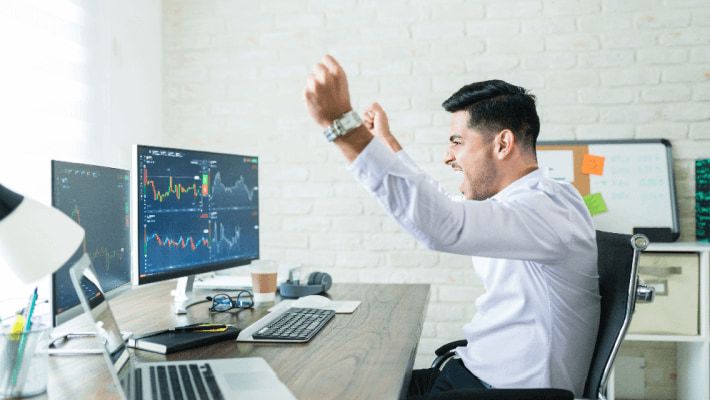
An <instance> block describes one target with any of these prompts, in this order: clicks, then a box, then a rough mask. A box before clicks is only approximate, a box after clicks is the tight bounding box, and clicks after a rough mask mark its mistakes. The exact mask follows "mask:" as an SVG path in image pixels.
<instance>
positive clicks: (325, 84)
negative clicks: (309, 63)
mask: <svg viewBox="0 0 710 400" xmlns="http://www.w3.org/2000/svg"><path fill="white" fill-rule="evenodd" d="M303 96H304V98H305V100H306V108H308V113H309V114H310V115H311V117H312V118H313V120H315V122H316V123H317V124H318V125H320V126H322V127H323V128H326V127H328V126H329V125H330V124H331V123H332V122H333V121H334V120H336V119H338V118H340V117H341V116H342V115H343V114H345V113H346V112H348V111H350V110H352V106H351V105H350V93H349V91H348V78H347V77H346V76H345V71H344V70H343V68H342V67H341V66H340V64H338V62H337V61H335V59H334V58H333V57H331V56H330V55H326V56H325V57H323V59H322V60H321V62H319V63H318V64H316V65H315V66H314V67H313V72H311V74H310V75H309V76H308V78H307V80H306V89H305V91H304V93H303Z"/></svg>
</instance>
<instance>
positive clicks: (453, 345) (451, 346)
mask: <svg viewBox="0 0 710 400" xmlns="http://www.w3.org/2000/svg"><path fill="white" fill-rule="evenodd" d="M467 343H468V342H467V341H466V339H461V340H457V341H455V342H450V343H446V344H445V345H443V346H441V347H439V348H438V349H436V351H435V352H434V353H435V354H436V355H437V356H442V355H444V354H446V353H448V352H450V351H451V350H453V349H455V348H457V347H461V346H466V344H467Z"/></svg>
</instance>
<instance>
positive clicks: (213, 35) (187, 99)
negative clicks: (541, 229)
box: [163, 0, 710, 367]
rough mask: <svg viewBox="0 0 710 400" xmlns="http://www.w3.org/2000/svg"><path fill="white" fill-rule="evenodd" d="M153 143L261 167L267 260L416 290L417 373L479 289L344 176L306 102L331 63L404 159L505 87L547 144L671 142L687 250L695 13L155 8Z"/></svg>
mask: <svg viewBox="0 0 710 400" xmlns="http://www.w3.org/2000/svg"><path fill="white" fill-rule="evenodd" d="M163 6H164V25H163V30H164V37H163V41H164V60H165V62H164V72H165V74H164V76H165V81H164V117H165V121H164V127H165V128H164V130H165V131H164V136H165V139H166V141H167V142H168V144H170V145H173V146H189V147H197V148H203V149H209V150H215V151H227V152H237V153H255V154H258V155H260V156H261V157H262V165H261V173H262V192H261V193H262V202H263V203H262V204H263V207H264V208H263V209H264V213H263V216H262V232H263V236H262V238H263V253H264V256H265V257H273V258H278V259H281V260H283V261H290V262H300V263H303V264H304V265H305V266H307V267H308V268H309V269H311V270H323V271H328V272H330V273H331V274H333V276H334V278H335V280H336V281H337V282H345V281H352V282H428V283H431V284H432V291H431V301H430V306H429V313H428V317H427V321H426V323H425V326H424V331H423V335H422V341H421V345H420V348H419V357H418V358H417V366H419V367H423V366H426V365H427V364H428V362H429V361H430V360H431V351H432V350H433V349H434V348H435V347H436V346H438V345H439V344H442V343H444V342H446V341H448V340H452V339H458V338H460V337H461V326H462V325H463V324H464V323H466V322H468V321H469V320H470V319H471V317H472V314H473V313H474V312H475V307H474V303H473V301H474V299H475V298H476V297H477V296H478V295H480V294H481V293H482V290H483V289H482V288H481V285H480V282H479V281H478V280H477V278H476V277H475V275H474V274H473V272H472V268H471V265H470V261H469V260H468V259H467V258H466V257H460V256H452V255H446V254H437V253H434V252H431V251H428V250H425V249H424V248H423V247H422V246H421V245H418V244H417V243H415V242H414V241H413V240H412V239H411V238H409V237H408V236H407V235H406V234H404V233H403V232H402V231H401V230H400V229H399V227H398V226H397V225H396V224H394V223H392V222H391V221H390V220H389V218H388V217H387V216H386V215H385V214H384V212H383V211H382V210H381V208H380V207H379V205H378V204H377V203H376V202H375V201H374V200H373V199H372V198H371V197H370V196H369V195H368V194H367V193H366V192H365V191H364V190H363V189H362V188H361V187H359V186H358V185H357V184H356V183H354V181H353V180H352V179H351V178H350V177H349V175H348V174H347V172H346V171H345V167H344V166H345V164H344V160H343V158H342V156H341V155H340V154H339V153H338V152H337V151H336V149H335V148H334V147H333V146H331V145H329V144H328V143H326V142H325V140H323V138H322V137H321V133H320V128H318V127H317V126H315V125H314V124H313V123H312V122H311V121H309V119H308V117H307V115H306V112H305V108H304V106H303V102H302V100H301V90H302V88H303V85H304V82H305V77H306V74H307V72H308V71H309V69H310V68H311V66H312V65H313V64H314V63H315V62H317V61H318V60H319V58H320V56H321V55H322V54H324V53H326V52H328V53H331V54H333V55H335V56H336V57H337V58H338V59H339V60H340V61H341V62H342V63H343V65H344V67H345V69H346V71H347V72H348V74H349V76H350V82H351V84H350V91H351V94H352V97H353V101H354V105H355V106H356V107H357V108H358V109H361V108H363V107H364V106H366V105H367V104H369V103H370V102H372V101H380V102H381V103H382V104H383V105H384V106H385V108H386V109H388V110H389V111H390V113H391V120H392V127H393V130H394V132H395V133H396V134H397V135H398V136H399V137H400V138H401V140H402V142H403V144H404V146H405V147H406V148H408V149H409V150H410V152H411V154H412V155H413V157H414V158H415V159H416V160H417V161H419V162H420V163H421V166H422V167H423V168H424V169H425V170H427V171H429V172H431V174H432V175H433V176H435V177H436V178H438V179H442V180H443V181H444V184H445V185H448V186H450V187H451V188H452V189H455V187H456V186H457V185H458V182H457V181H456V179H457V178H456V177H454V176H452V175H451V174H450V172H449V171H448V170H447V169H446V168H445V167H444V166H442V165H441V164H440V160H441V155H442V154H443V151H444V149H445V146H446V138H447V127H448V120H449V116H448V114H446V113H445V112H444V111H443V110H442V109H441V108H440V103H441V101H443V100H444V99H445V98H446V97H448V95H450V94H451V93H452V92H454V91H455V90H457V89H458V88H459V87H460V86H462V85H463V84H465V83H470V82H473V81H477V80H483V79H490V78H502V79H508V80H510V81H512V83H516V84H521V85H523V86H528V87H529V88H531V89H532V90H533V91H534V93H536V94H537V95H538V98H539V102H538V104H539V111H540V114H541V116H542V133H541V139H548V140H551V139H575V138H577V139H605V138H652V137H666V138H668V139H670V140H671V142H672V143H673V145H674V157H675V158H676V165H675V170H676V174H677V181H678V185H677V187H678V197H679V204H680V205H681V208H682V209H681V215H682V217H681V229H682V230H681V232H682V236H681V239H684V240H692V239H693V238H694V214H693V207H694V183H693V182H694V173H693V169H692V168H693V163H692V160H693V159H694V158H696V157H698V158H699V157H710V3H708V2H707V0H695V1H692V0H685V1H678V0H663V1H662V0H576V1H555V0H525V1H500V0H485V1H464V0H449V1H435V2H433V1H424V0H388V1H369V0H368V1H366V0H348V1H326V0H289V1H273V0H272V1H261V2H253V1H231V0H222V1H220V0H189V1H188V0H166V1H164V3H163Z"/></svg>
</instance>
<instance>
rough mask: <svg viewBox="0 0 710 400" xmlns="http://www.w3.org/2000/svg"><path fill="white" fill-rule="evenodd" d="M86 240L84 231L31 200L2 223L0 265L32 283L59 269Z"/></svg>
mask: <svg viewBox="0 0 710 400" xmlns="http://www.w3.org/2000/svg"><path fill="white" fill-rule="evenodd" d="M83 240H84V228H82V227H81V226H79V224H77V223H76V222H74V221H73V220H72V219H71V218H69V217H67V216H66V215H64V214H62V213H61V212H60V211H59V210H57V209H56V208H52V207H48V206H46V205H43V204H41V203H38V202H37V201H34V200H32V199H30V198H27V197H25V198H23V199H22V202H21V203H20V204H19V205H18V206H17V208H15V209H14V210H13V211H12V213H10V214H9V215H7V216H6V217H5V218H4V219H2V220H0V264H5V265H4V266H3V268H2V270H3V271H5V270H7V269H9V270H11V271H12V272H13V273H14V274H15V275H16V276H17V277H18V278H19V279H20V280H21V281H23V282H24V283H30V282H34V281H37V280H39V279H40V278H42V277H44V276H46V275H49V274H51V273H52V272H54V271H56V270H58V269H59V268H60V267H61V266H62V265H64V263H66V262H67V260H69V258H70V257H71V256H72V255H74V253H75V252H76V250H77V249H78V248H79V246H80V245H81V243H82V241H83Z"/></svg>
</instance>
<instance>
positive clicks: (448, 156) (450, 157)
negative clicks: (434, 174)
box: [444, 149, 456, 165]
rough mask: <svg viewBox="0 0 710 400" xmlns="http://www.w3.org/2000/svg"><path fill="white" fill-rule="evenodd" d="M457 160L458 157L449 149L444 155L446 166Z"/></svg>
mask: <svg viewBox="0 0 710 400" xmlns="http://www.w3.org/2000/svg"><path fill="white" fill-rule="evenodd" d="M455 160H456V157H454V152H453V151H451V149H447V150H446V153H444V164H446V165H451V163H453V162H454V161H455Z"/></svg>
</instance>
